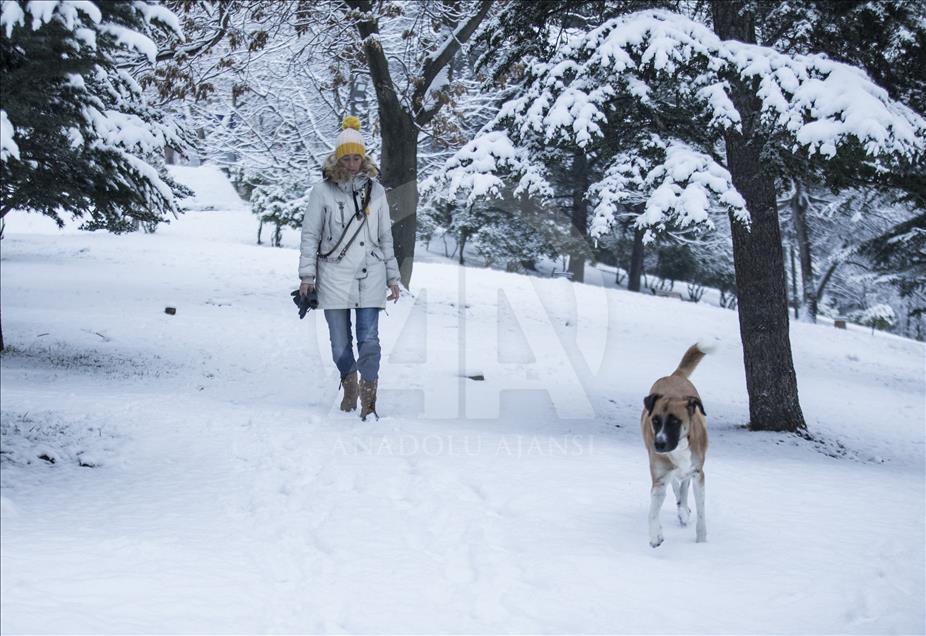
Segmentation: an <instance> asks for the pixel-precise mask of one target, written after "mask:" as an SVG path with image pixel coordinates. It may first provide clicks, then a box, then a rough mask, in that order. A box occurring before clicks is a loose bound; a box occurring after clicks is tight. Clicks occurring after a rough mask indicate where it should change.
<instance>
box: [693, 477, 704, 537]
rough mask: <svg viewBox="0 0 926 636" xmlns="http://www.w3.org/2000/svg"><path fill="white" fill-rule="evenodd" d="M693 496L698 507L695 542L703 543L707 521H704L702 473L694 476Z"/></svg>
mask: <svg viewBox="0 0 926 636" xmlns="http://www.w3.org/2000/svg"><path fill="white" fill-rule="evenodd" d="M694 496H695V504H696V505H697V507H698V522H697V525H696V526H695V528H696V535H695V536H696V537H697V538H696V541H697V542H698V543H704V542H705V541H707V521H705V519H704V471H703V470H702V471H700V472H698V474H697V475H695V476H694Z"/></svg>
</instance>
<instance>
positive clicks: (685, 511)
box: [672, 477, 691, 528]
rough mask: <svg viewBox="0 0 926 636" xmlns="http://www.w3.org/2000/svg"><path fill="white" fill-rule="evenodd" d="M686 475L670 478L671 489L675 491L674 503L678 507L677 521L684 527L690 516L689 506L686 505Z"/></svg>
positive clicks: (687, 482) (687, 480) (688, 481)
mask: <svg viewBox="0 0 926 636" xmlns="http://www.w3.org/2000/svg"><path fill="white" fill-rule="evenodd" d="M690 483H691V479H690V478H688V477H685V478H682V479H680V480H679V479H673V480H672V490H673V491H674V492H675V505H676V506H677V507H678V522H679V524H681V526H682V527H683V528H684V527H685V526H687V525H688V520H689V519H690V518H691V508H689V507H688V484H690Z"/></svg>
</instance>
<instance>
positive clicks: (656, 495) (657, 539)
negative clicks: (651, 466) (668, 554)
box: [649, 477, 666, 548]
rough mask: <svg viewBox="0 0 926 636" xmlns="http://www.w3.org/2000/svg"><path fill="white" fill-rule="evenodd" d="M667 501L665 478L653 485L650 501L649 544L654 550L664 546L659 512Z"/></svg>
mask: <svg viewBox="0 0 926 636" xmlns="http://www.w3.org/2000/svg"><path fill="white" fill-rule="evenodd" d="M665 499H666V478H665V477H663V478H661V479H659V480H657V481H656V482H655V483H653V487H652V489H651V490H650V501H649V544H650V546H652V547H654V548H658V547H659V546H660V545H662V524H661V523H660V522H659V511H660V510H661V509H662V502H663V501H665Z"/></svg>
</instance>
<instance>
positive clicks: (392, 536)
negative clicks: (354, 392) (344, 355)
mask: <svg viewBox="0 0 926 636" xmlns="http://www.w3.org/2000/svg"><path fill="white" fill-rule="evenodd" d="M175 176H177V178H178V179H179V180H181V181H184V182H185V183H188V184H191V185H193V186H194V187H195V189H196V191H197V194H196V197H195V201H194V202H192V204H191V207H193V208H195V209H194V210H193V211H191V212H189V213H187V214H186V215H184V216H182V217H181V218H179V219H177V220H176V221H174V222H172V223H171V224H170V225H169V226H167V227H164V228H161V229H159V230H158V232H157V233H155V234H132V235H126V236H113V235H108V234H102V233H86V232H80V231H77V230H74V229H68V230H65V231H58V230H57V229H55V228H54V227H53V226H52V225H51V224H50V223H49V222H48V221H47V220H45V219H40V218H37V217H36V218H33V217H28V216H22V215H17V214H15V213H14V214H11V215H9V217H8V219H7V220H8V223H7V227H6V230H5V233H4V238H3V241H2V243H0V248H2V270H0V271H2V279H0V291H2V308H3V313H2V320H3V323H2V326H3V335H4V338H5V341H6V344H7V346H8V350H7V351H5V352H4V353H3V354H2V357H0V364H2V367H0V368H2V385H0V388H2V396H3V397H2V419H0V432H2V456H0V469H2V472H0V475H2V484H0V485H2V493H0V494H2V499H0V503H2V529H0V540H2V551H0V575H2V576H0V597H2V599H0V601H2V602H0V627H2V631H3V632H4V633H23V632H68V633H74V632H81V633H84V632H87V633H115V632H121V633H126V632H163V633H179V632H208V633H229V632H235V633H238V632H288V633H292V632H329V631H337V632H340V631H349V632H392V633H410V632H414V633H422V632H470V633H489V632H493V633H494V632H544V633H562V632H599V633H600V632H622V633H623V632H633V633H657V632H658V633H668V632H673V633H697V632H701V633H731V632H736V633H792V634H796V633H802V634H803V633H857V634H870V633H922V632H923V631H924V630H926V618H924V611H926V609H924V595H926V588H924V565H926V562H924V544H926V536H924V512H926V511H924V501H926V483H924V481H926V480H924V466H926V462H924V452H926V445H924V436H926V432H924V421H926V412H924V409H926V405H924V395H926V377H924V375H926V371H924V353H926V348H924V345H923V343H919V342H914V341H910V340H905V339H901V338H897V337H894V336H889V335H884V334H881V333H875V334H871V333H870V331H868V330H864V329H855V330H849V331H842V330H836V329H833V328H832V327H828V326H815V325H809V324H803V323H800V324H793V325H792V327H791V329H792V331H791V337H792V343H793V346H794V355H795V364H796V368H797V373H798V381H799V387H800V396H801V403H802V406H803V408H804V413H805V416H806V418H807V422H808V427H809V432H810V434H811V435H812V439H801V438H798V437H795V436H791V435H784V434H759V433H750V432H747V431H745V430H744V429H743V428H742V425H743V423H744V422H745V421H746V418H747V413H748V410H747V397H746V390H745V381H744V375H743V366H742V352H741V350H740V347H739V336H738V331H737V320H736V314H735V313H734V312H732V311H728V310H724V309H719V308H716V307H711V306H706V305H701V304H691V303H683V302H680V301H678V300H674V299H662V298H655V297H650V296H646V295H642V294H632V293H628V292H625V291H622V290H615V289H608V288H606V287H604V286H602V284H596V283H601V281H595V280H591V281H590V282H589V284H584V285H573V284H571V283H569V282H566V281H564V280H561V279H557V280H553V279H542V278H531V277H526V276H521V275H515V274H506V273H502V272H497V271H491V270H484V269H471V268H461V267H458V266H456V265H451V264H447V263H439V262H424V263H419V264H417V265H416V268H415V278H414V281H413V284H414V289H413V290H412V293H411V294H410V295H407V296H404V297H403V298H402V300H401V301H400V302H399V303H398V304H397V305H391V306H390V307H389V308H388V315H384V316H382V320H381V323H380V324H381V327H380V333H381V339H382V341H383V349H384V359H383V368H382V370H381V380H380V382H381V384H380V387H381V389H380V399H379V402H378V407H379V411H380V413H381V414H382V415H383V418H382V419H381V420H379V421H378V422H375V421H368V422H365V423H364V422H361V421H360V420H359V419H358V418H357V417H356V416H355V415H345V414H342V413H340V412H338V410H337V402H338V400H339V394H338V377H337V373H336V371H335V369H334V366H333V364H332V363H331V362H330V359H329V350H328V344H327V331H326V329H325V325H324V319H323V317H322V316H320V315H318V313H317V312H313V313H310V315H309V316H308V317H307V318H306V319H305V320H303V321H300V320H298V317H297V315H296V309H295V307H294V306H293V305H292V304H291V302H290V299H289V296H288V293H289V291H290V290H291V289H293V288H294V287H295V286H296V283H297V280H296V277H295V271H296V265H297V253H296V251H295V250H294V249H293V246H294V245H295V237H294V235H293V234H290V235H288V236H286V237H284V245H285V246H286V247H283V248H279V249H276V248H270V247H266V246H257V245H255V244H254V242H255V239H256V232H257V223H256V220H255V217H254V216H253V215H251V214H250V212H249V211H248V210H247V207H246V205H245V204H243V203H242V202H241V201H239V200H238V199H237V198H236V197H235V196H234V192H233V191H231V190H230V186H228V184H227V183H226V182H224V180H223V178H222V177H221V174H220V173H218V172H217V171H215V170H214V169H212V168H210V167H208V166H207V167H203V168H196V169H192V168H187V169H182V170H180V171H177V172H175ZM168 306H170V307H175V308H176V315H168V314H166V313H165V312H164V309H165V307H168ZM699 338H707V339H709V340H711V341H714V342H717V344H718V349H717V351H716V352H715V353H714V354H712V355H710V356H708V357H707V358H705V360H704V361H703V362H702V364H701V366H700V367H699V368H698V370H697V371H696V372H695V374H694V376H693V381H694V382H695V384H696V385H697V386H698V388H699V391H700V393H701V395H702V397H703V400H704V405H705V409H706V412H707V416H708V422H709V430H710V436H711V446H710V449H709V451H708V456H707V462H706V466H705V474H706V484H707V486H706V489H707V528H708V542H707V543H706V544H696V543H695V541H694V529H693V528H691V527H689V528H680V527H678V523H677V522H676V521H675V519H674V511H673V508H674V506H672V505H670V504H671V501H667V503H666V505H665V507H664V509H663V514H662V521H663V524H664V527H665V534H666V540H665V543H664V544H663V545H662V546H661V547H659V548H658V549H655V550H654V549H652V548H650V547H649V545H648V541H647V524H646V515H647V508H648V505H649V473H648V468H647V461H646V453H645V451H644V449H643V446H642V442H641V441H640V434H639V416H640V409H641V405H642V399H643V397H644V396H645V395H646V392H647V390H648V389H649V387H650V385H651V384H652V382H653V381H654V380H655V379H656V378H658V377H659V376H661V375H664V374H667V373H669V372H671V371H672V370H673V369H674V368H675V366H676V364H677V363H678V361H679V358H680V357H681V355H682V353H683V352H684V350H685V348H686V347H687V346H688V345H690V344H691V343H693V342H695V341H696V340H697V339H699ZM480 375H481V376H483V377H484V380H475V379H471V377H470V376H477V377H478V376H480ZM668 499H669V500H671V496H670V497H669V498H668Z"/></svg>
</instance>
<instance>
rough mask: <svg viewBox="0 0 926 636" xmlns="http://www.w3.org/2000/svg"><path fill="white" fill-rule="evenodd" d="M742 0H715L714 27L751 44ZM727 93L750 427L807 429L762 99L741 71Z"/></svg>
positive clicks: (751, 31)
mask: <svg viewBox="0 0 926 636" xmlns="http://www.w3.org/2000/svg"><path fill="white" fill-rule="evenodd" d="M746 5H747V2H746V1H745V0H731V1H728V0H713V1H712V3H711V8H712V12H713V17H714V30H715V31H716V32H717V34H718V35H719V36H720V37H721V38H723V39H734V40H739V41H741V42H747V43H755V41H756V37H755V24H754V21H753V15H752V13H750V12H749V11H747V10H746ZM730 85H731V91H730V92H731V95H730V96H731V98H732V100H733V104H734V106H735V107H736V109H737V111H739V114H740V116H741V117H742V133H740V132H737V131H735V130H729V131H727V133H726V134H725V144H726V151H727V168H728V169H729V170H730V174H731V176H732V178H733V184H734V185H735V186H736V189H737V190H738V191H739V193H740V194H741V195H743V198H745V200H746V208H747V209H748V210H749V213H750V216H751V218H752V225H751V228H746V227H744V226H743V225H742V224H741V223H739V222H737V221H736V220H735V219H734V218H733V216H732V215H731V216H730V223H731V226H732V234H733V264H734V268H735V270H736V292H737V297H738V302H739V309H738V313H739V323H740V339H741V340H742V343H743V361H744V362H745V367H746V390H747V392H748V394H749V427H750V428H751V429H752V430H771V431H796V430H798V429H803V428H806V424H805V423H804V415H803V413H802V412H801V405H800V401H799V400H798V394H797V376H796V374H795V373H794V361H793V359H792V357H791V340H790V336H789V334H788V292H787V286H786V282H785V267H784V256H783V254H782V249H781V228H780V227H779V223H778V208H777V202H776V198H775V183H774V181H773V179H772V177H771V176H770V175H769V173H768V170H767V169H766V168H765V166H764V165H763V162H762V146H763V140H762V139H760V138H759V137H758V135H757V132H756V126H757V125H758V122H759V116H760V102H759V100H758V98H757V97H756V94H755V92H754V91H753V90H751V88H750V86H748V85H746V84H745V83H744V81H743V80H742V79H741V78H739V77H734V78H730Z"/></svg>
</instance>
